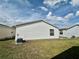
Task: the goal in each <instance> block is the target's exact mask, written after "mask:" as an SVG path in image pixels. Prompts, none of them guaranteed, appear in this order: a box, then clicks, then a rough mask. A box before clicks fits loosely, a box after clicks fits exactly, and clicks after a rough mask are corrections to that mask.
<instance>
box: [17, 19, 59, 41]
mask: <svg viewBox="0 0 79 59" xmlns="http://www.w3.org/2000/svg"><path fill="white" fill-rule="evenodd" d="M18 38H23V40H35V39H53V38H59V29H58V28H57V27H55V26H53V25H51V24H49V23H48V22H46V21H44V20H37V21H32V22H28V23H24V24H19V25H16V40H17V39H18Z"/></svg>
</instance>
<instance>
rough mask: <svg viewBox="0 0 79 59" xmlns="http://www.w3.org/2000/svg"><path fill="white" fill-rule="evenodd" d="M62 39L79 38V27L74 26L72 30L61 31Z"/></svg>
mask: <svg viewBox="0 0 79 59" xmlns="http://www.w3.org/2000/svg"><path fill="white" fill-rule="evenodd" d="M60 37H67V38H71V37H79V25H74V26H72V27H70V28H65V29H60Z"/></svg>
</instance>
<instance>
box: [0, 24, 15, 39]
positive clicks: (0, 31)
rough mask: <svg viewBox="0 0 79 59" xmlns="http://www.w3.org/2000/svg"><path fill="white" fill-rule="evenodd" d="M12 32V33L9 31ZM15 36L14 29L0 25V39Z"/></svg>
mask: <svg viewBox="0 0 79 59" xmlns="http://www.w3.org/2000/svg"><path fill="white" fill-rule="evenodd" d="M11 32H13V33H11ZM12 36H15V29H14V28H10V27H6V26H1V25H0V39H3V38H8V37H12Z"/></svg>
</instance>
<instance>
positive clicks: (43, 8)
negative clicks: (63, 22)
mask: <svg viewBox="0 0 79 59" xmlns="http://www.w3.org/2000/svg"><path fill="white" fill-rule="evenodd" d="M40 8H41V9H42V10H44V11H48V9H47V8H46V7H40Z"/></svg>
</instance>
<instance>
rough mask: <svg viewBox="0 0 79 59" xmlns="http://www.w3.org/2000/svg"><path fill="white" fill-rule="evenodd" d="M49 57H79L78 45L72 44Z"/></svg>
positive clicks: (54, 58)
mask: <svg viewBox="0 0 79 59" xmlns="http://www.w3.org/2000/svg"><path fill="white" fill-rule="evenodd" d="M51 59H79V46H73V47H71V48H70V49H68V50H66V51H64V52H62V53H61V54H59V55H57V56H55V57H53V58H51Z"/></svg>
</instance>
